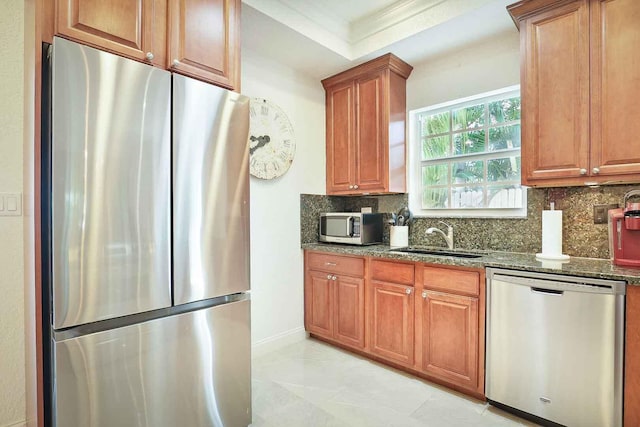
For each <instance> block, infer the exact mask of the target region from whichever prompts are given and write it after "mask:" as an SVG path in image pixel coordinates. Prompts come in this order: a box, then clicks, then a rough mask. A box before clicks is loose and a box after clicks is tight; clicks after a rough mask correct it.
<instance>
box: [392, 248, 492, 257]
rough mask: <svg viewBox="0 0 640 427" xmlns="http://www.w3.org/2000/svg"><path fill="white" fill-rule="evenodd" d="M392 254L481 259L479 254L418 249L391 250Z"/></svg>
mask: <svg viewBox="0 0 640 427" xmlns="http://www.w3.org/2000/svg"><path fill="white" fill-rule="evenodd" d="M391 251H392V252H403V253H408V254H423V255H438V256H449V257H454V258H482V256H483V255H481V254H470V253H467V252H450V251H442V250H437V249H420V248H400V249H391Z"/></svg>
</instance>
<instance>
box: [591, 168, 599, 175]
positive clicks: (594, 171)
mask: <svg viewBox="0 0 640 427" xmlns="http://www.w3.org/2000/svg"><path fill="white" fill-rule="evenodd" d="M591 172H593V173H594V174H595V175H597V174H599V173H600V168H593V169H591Z"/></svg>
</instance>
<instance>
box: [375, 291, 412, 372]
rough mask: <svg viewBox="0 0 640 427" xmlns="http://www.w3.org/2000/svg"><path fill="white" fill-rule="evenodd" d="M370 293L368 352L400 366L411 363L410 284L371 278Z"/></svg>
mask: <svg viewBox="0 0 640 427" xmlns="http://www.w3.org/2000/svg"><path fill="white" fill-rule="evenodd" d="M369 292H370V296H369V304H370V306H369V320H368V323H369V343H370V351H371V353H372V354H375V355H376V356H379V357H382V358H384V359H387V360H390V361H392V362H395V363H399V364H401V365H407V366H411V365H413V350H414V337H413V328H414V289H413V287H412V286H407V285H399V284H394V283H387V282H378V281H371V282H370V286H369Z"/></svg>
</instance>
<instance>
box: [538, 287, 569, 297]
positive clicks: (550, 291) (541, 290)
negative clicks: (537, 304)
mask: <svg viewBox="0 0 640 427" xmlns="http://www.w3.org/2000/svg"><path fill="white" fill-rule="evenodd" d="M531 292H534V293H536V294H547V295H553V296H557V297H561V296H562V295H564V291H560V290H557V289H545V288H537V287H533V286H532V287H531Z"/></svg>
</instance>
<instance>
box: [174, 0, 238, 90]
mask: <svg viewBox="0 0 640 427" xmlns="http://www.w3.org/2000/svg"><path fill="white" fill-rule="evenodd" d="M168 1H169V49H168V52H169V53H168V55H169V62H170V66H171V69H172V70H173V71H175V72H176V73H180V74H184V75H187V76H191V77H195V78H198V79H201V80H206V81H209V82H212V83H215V84H217V85H219V86H224V87H227V88H231V89H234V88H235V89H237V88H239V83H240V75H239V70H240V52H239V47H240V43H239V41H240V39H239V34H238V28H239V27H240V7H241V5H240V0H168Z"/></svg>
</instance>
